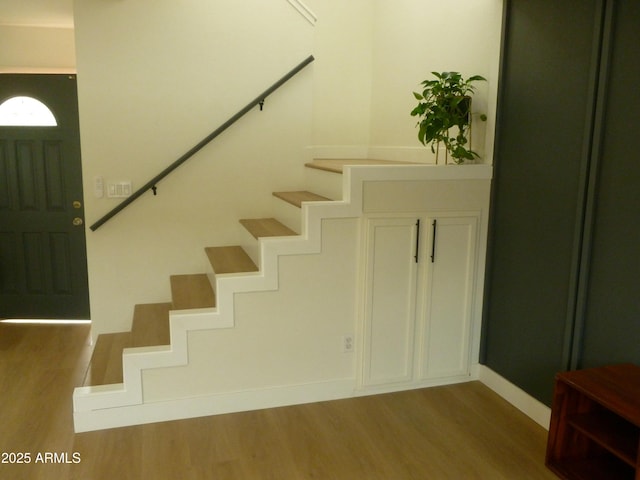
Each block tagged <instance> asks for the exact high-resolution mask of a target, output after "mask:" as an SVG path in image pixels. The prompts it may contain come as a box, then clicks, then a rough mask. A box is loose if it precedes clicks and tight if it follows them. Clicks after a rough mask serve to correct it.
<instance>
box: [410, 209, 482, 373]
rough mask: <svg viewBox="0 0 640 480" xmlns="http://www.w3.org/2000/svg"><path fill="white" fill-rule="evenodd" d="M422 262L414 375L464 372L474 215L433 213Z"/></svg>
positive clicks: (472, 274)
mask: <svg viewBox="0 0 640 480" xmlns="http://www.w3.org/2000/svg"><path fill="white" fill-rule="evenodd" d="M425 223H426V225H425V226H428V242H427V244H428V246H429V249H430V251H429V252H428V255H427V256H426V258H425V256H423V260H424V261H426V262H428V264H427V267H426V269H425V273H426V279H425V280H426V281H425V287H426V288H425V292H424V294H425V297H424V300H425V301H424V304H423V313H422V315H421V316H422V317H423V321H422V326H421V327H422V333H421V335H420V337H421V338H420V341H421V345H420V347H419V350H420V368H419V376H420V378H421V379H425V378H440V377H451V376H456V375H464V374H467V373H468V371H469V338H470V328H471V315H472V307H473V298H472V297H473V291H474V280H475V268H476V237H477V228H478V219H477V216H445V215H438V216H437V217H430V218H427V220H426V222H425Z"/></svg>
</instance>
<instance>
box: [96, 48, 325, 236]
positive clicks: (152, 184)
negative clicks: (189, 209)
mask: <svg viewBox="0 0 640 480" xmlns="http://www.w3.org/2000/svg"><path fill="white" fill-rule="evenodd" d="M313 60H314V58H313V55H309V56H308V57H307V58H306V59H305V60H304V61H303V62H301V63H300V64H299V65H297V66H296V67H295V68H294V69H292V70H291V71H290V72H289V73H287V74H286V75H285V76H284V77H282V78H281V79H280V80H278V81H277V82H276V83H274V84H273V85H272V86H271V87H269V88H268V89H267V90H265V91H264V92H262V93H261V94H260V95H258V96H257V97H256V98H255V99H254V100H252V101H251V102H249V103H248V104H247V105H246V106H245V107H244V108H243V109H242V110H240V111H239V112H238V113H236V114H235V115H234V116H233V117H231V118H230V119H229V120H227V121H226V122H224V123H223V124H222V125H220V126H219V127H218V128H217V129H216V130H214V131H213V132H212V133H211V134H209V135H207V136H206V137H205V138H204V139H203V140H202V141H200V142H199V143H198V144H197V145H195V146H194V147H192V148H191V149H190V150H189V151H187V152H186V153H185V154H184V155H182V156H181V157H180V158H178V159H177V160H176V161H175V162H173V163H172V164H171V165H169V166H168V167H167V168H165V169H164V170H162V171H161V172H160V173H159V174H158V175H156V176H155V177H153V178H152V179H151V180H149V181H148V182H147V183H145V184H144V185H143V186H142V187H140V188H139V189H137V190H136V191H135V192H133V193H132V194H131V196H130V197H127V198H126V199H125V200H124V201H123V202H122V203H120V204H118V205H117V206H116V207H114V208H113V209H112V210H110V211H109V213H107V214H106V215H104V216H103V217H102V218H101V219H100V220H98V221H97V222H95V223H94V224H93V225H91V227H89V228H91V230H92V231H94V232H95V231H96V230H97V229H98V228H100V227H101V226H102V225H104V224H105V223H106V222H108V221H109V220H110V219H112V218H113V217H115V216H116V215H117V214H118V213H120V212H121V211H122V210H124V209H125V208H126V207H128V206H129V205H131V204H132V203H133V202H134V201H136V200H137V199H138V198H139V197H141V196H142V195H143V194H144V193H146V192H147V191H148V190H153V193H154V195H155V193H156V185H157V184H158V182H160V180H162V179H164V178H165V177H166V176H167V175H169V174H170V173H171V172H173V171H174V170H175V169H176V168H178V167H179V166H180V165H182V164H183V163H184V162H186V161H187V160H188V159H189V158H191V157H192V156H193V155H195V154H196V153H197V152H199V151H200V150H201V149H202V148H203V147H204V146H205V145H207V144H208V143H209V142H211V141H212V140H213V139H214V138H216V137H217V136H218V135H220V134H221V133H222V132H224V131H225V130H226V129H227V128H229V127H230V126H231V125H233V124H234V123H236V122H237V121H238V120H239V119H240V118H242V117H243V116H244V115H245V114H246V113H248V112H249V111H250V110H251V109H253V108H254V107H255V106H256V105H260V110H262V106H263V104H264V100H265V99H266V98H267V97H268V96H269V95H271V94H272V93H273V92H275V91H276V90H277V89H278V88H280V87H281V86H282V85H283V84H284V83H285V82H287V81H288V80H289V79H291V77H293V76H294V75H296V74H297V73H298V72H300V70H302V69H303V68H304V67H306V66H307V65H309V64H310V63H311V62H313Z"/></svg>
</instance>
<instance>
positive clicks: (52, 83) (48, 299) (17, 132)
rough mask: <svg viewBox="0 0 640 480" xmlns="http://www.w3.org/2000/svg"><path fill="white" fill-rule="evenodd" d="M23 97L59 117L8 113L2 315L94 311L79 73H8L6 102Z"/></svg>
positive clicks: (2, 166) (1, 171)
mask: <svg viewBox="0 0 640 480" xmlns="http://www.w3.org/2000/svg"><path fill="white" fill-rule="evenodd" d="M15 97H27V100H29V99H35V100H37V101H38V102H40V103H42V104H44V105H45V106H46V107H47V108H48V109H49V110H50V111H51V113H52V114H53V117H54V118H55V123H56V125H55V126H31V125H29V126H25V123H24V122H21V121H17V122H14V123H13V124H12V122H11V121H9V122H7V121H6V118H7V117H6V109H5V120H4V121H0V318H59V319H62V318H64V319H88V318H89V290H88V283H87V258H86V248H85V229H84V208H83V207H84V205H83V196H82V172H81V161H80V138H79V125H78V99H77V91H76V78H75V76H74V75H22V74H1V75H0V108H2V105H3V103H4V102H6V101H7V100H10V99H14V98H15ZM38 102H36V103H38ZM5 105H6V104H5ZM27 113H29V112H27ZM18 116H19V115H18V114H16V117H18ZM26 123H29V122H26ZM36 123H37V122H36Z"/></svg>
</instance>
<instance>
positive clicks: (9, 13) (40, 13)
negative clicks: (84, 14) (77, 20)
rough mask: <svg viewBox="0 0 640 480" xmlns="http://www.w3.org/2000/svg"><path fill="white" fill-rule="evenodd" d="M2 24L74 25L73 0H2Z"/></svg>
mask: <svg viewBox="0 0 640 480" xmlns="http://www.w3.org/2000/svg"><path fill="white" fill-rule="evenodd" d="M0 25H24V26H26V25H28V26H42V27H65V28H72V27H73V0H0Z"/></svg>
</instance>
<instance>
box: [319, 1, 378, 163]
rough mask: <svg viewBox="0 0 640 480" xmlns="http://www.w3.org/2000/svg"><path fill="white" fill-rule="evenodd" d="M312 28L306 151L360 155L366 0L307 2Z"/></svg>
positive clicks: (365, 136) (368, 23)
mask: <svg viewBox="0 0 640 480" xmlns="http://www.w3.org/2000/svg"><path fill="white" fill-rule="evenodd" d="M307 4H308V5H309V6H310V7H311V8H312V9H313V11H314V12H315V13H316V15H317V16H318V22H317V24H316V27H315V29H314V33H315V37H314V46H313V48H314V54H315V55H316V57H317V60H316V65H315V70H314V103H313V133H312V142H313V143H312V152H313V155H314V157H315V158H323V157H326V158H341V157H344V158H351V157H360V158H366V155H367V148H368V145H369V138H370V122H371V85H372V65H373V63H372V62H373V55H374V52H373V49H372V39H373V20H374V12H375V10H374V8H373V2H371V0H350V1H348V2H345V1H339V0H310V1H308V2H307Z"/></svg>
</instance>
